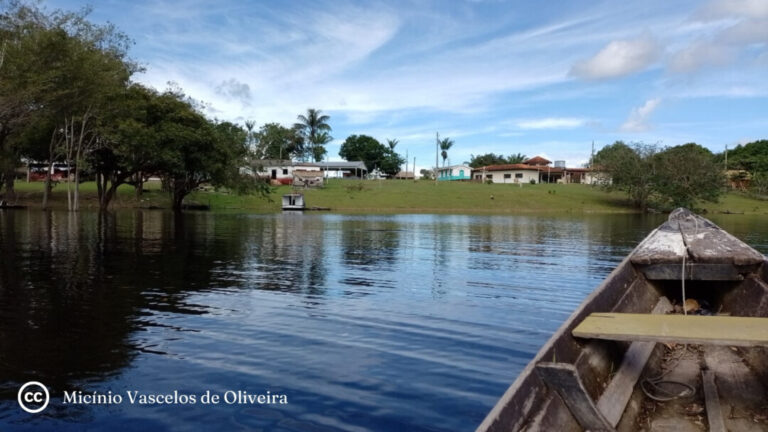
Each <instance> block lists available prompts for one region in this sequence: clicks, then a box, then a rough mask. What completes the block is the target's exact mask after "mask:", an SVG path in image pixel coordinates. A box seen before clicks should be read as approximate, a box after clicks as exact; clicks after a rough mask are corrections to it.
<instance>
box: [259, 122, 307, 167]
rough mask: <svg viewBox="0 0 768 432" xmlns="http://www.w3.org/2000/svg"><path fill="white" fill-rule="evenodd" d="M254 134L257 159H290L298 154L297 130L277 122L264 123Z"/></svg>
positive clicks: (299, 139)
mask: <svg viewBox="0 0 768 432" xmlns="http://www.w3.org/2000/svg"><path fill="white" fill-rule="evenodd" d="M254 136H255V149H254V153H255V157H256V158H257V159H290V158H291V157H293V156H298V153H300V151H301V148H302V145H301V141H302V138H301V135H300V133H299V131H298V130H297V129H296V128H290V129H289V128H287V127H285V126H282V125H280V124H278V123H267V124H265V125H264V126H262V127H261V129H259V131H258V132H256V133H255V135H254Z"/></svg>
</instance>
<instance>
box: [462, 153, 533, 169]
mask: <svg viewBox="0 0 768 432" xmlns="http://www.w3.org/2000/svg"><path fill="white" fill-rule="evenodd" d="M527 159H528V158H527V157H526V156H525V155H524V154H522V153H517V154H511V155H509V156H504V155H502V154H498V155H497V154H494V153H486V154H482V155H477V156H475V155H470V159H469V161H468V162H465V163H466V164H467V165H469V166H471V167H472V168H480V167H484V166H488V165H504V164H517V163H523V162H524V161H525V160H527Z"/></svg>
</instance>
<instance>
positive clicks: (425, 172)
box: [419, 168, 432, 180]
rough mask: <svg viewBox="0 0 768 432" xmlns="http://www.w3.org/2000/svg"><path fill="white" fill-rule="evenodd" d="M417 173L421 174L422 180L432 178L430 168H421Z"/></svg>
mask: <svg viewBox="0 0 768 432" xmlns="http://www.w3.org/2000/svg"><path fill="white" fill-rule="evenodd" d="M419 174H421V178H422V180H432V170H428V169H423V168H422V169H421V170H420V171H419Z"/></svg>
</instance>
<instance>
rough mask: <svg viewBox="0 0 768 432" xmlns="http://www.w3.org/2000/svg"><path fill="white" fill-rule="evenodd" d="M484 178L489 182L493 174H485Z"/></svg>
mask: <svg viewBox="0 0 768 432" xmlns="http://www.w3.org/2000/svg"><path fill="white" fill-rule="evenodd" d="M485 178H486V179H488V180H491V179H492V178H493V174H486V175H485Z"/></svg>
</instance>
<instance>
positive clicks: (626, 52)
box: [570, 37, 661, 79]
mask: <svg viewBox="0 0 768 432" xmlns="http://www.w3.org/2000/svg"><path fill="white" fill-rule="evenodd" d="M660 53H661V47H660V46H659V44H658V43H656V41H655V40H653V39H652V38H650V37H641V38H637V39H628V40H616V41H612V42H610V43H609V44H608V45H606V46H605V47H604V48H603V49H601V50H600V51H599V52H598V53H597V54H595V55H594V56H593V57H591V58H589V59H586V60H582V61H580V62H577V63H576V64H574V65H573V67H572V68H571V71H570V75H571V76H576V77H579V78H585V79H606V78H617V77H621V76H625V75H629V74H632V73H634V72H638V71H641V70H643V69H645V68H647V67H648V66H650V65H651V64H653V62H654V61H656V59H658V58H659V55H660Z"/></svg>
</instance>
